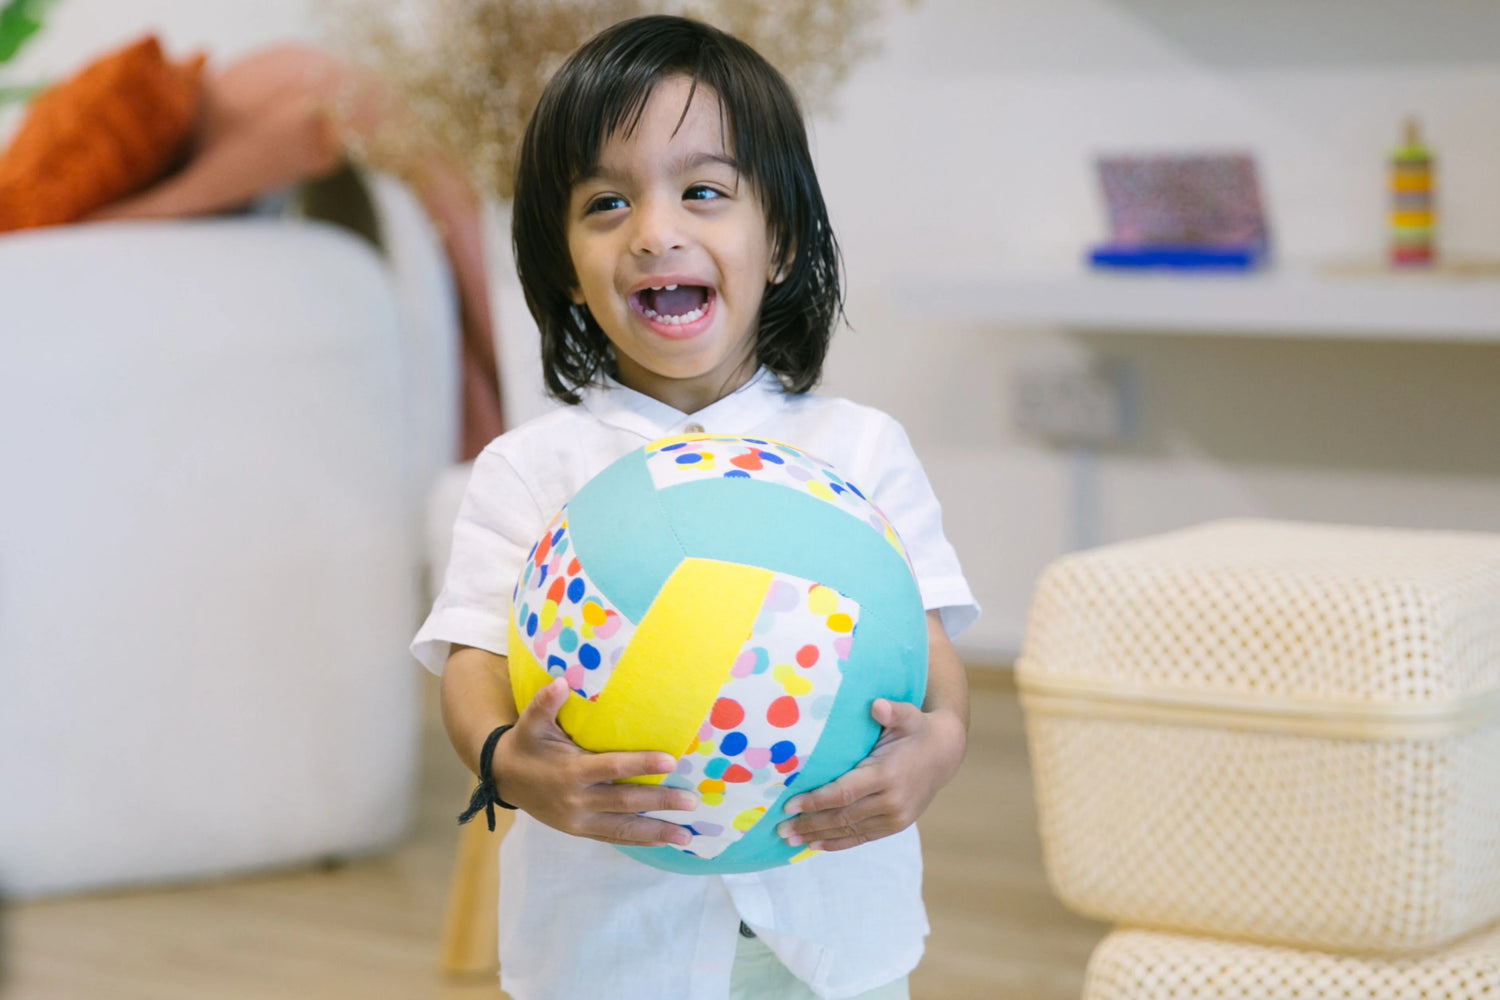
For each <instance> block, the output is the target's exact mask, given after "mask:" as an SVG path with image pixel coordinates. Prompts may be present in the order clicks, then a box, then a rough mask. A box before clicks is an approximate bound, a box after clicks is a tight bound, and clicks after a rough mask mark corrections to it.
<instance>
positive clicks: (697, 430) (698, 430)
mask: <svg viewBox="0 0 1500 1000" xmlns="http://www.w3.org/2000/svg"><path fill="white" fill-rule="evenodd" d="M682 433H684V434H702V433H703V425H702V424H688V425H687V426H686V427H684V428H683V429H682Z"/></svg>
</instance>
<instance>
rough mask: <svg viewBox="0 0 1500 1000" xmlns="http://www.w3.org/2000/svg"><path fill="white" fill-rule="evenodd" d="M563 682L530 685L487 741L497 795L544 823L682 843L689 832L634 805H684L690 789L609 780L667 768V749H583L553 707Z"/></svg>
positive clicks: (693, 804)
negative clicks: (509, 721)
mask: <svg viewBox="0 0 1500 1000" xmlns="http://www.w3.org/2000/svg"><path fill="white" fill-rule="evenodd" d="M567 700H568V686H567V684H566V683H565V682H564V681H563V680H562V679H561V678H559V679H557V680H554V681H553V682H552V683H550V684H548V685H547V686H546V687H544V688H542V689H541V690H540V691H538V692H537V694H536V697H535V698H533V699H532V700H531V704H529V705H527V706H526V710H525V711H523V712H522V713H521V717H520V718H519V719H517V720H516V725H515V728H513V729H512V730H510V731H509V732H508V733H506V734H505V735H504V736H502V737H500V742H499V743H497V744H496V745H495V760H494V764H493V767H492V770H493V773H494V774H495V777H496V787H497V790H498V791H499V793H500V797H501V798H502V799H504V800H505V801H506V802H509V803H511V804H512V805H515V806H516V807H518V808H520V809H524V810H526V811H527V812H528V813H530V814H531V815H532V816H535V817H536V818H537V819H539V820H541V821H542V822H543V823H546V824H547V825H548V826H550V827H554V828H555V829H558V830H561V831H563V832H564V833H571V834H574V835H575V836H579V837H591V838H593V839H594V840H602V841H604V842H605V843H608V844H630V845H634V846H639V847H660V846H662V845H665V844H667V843H674V844H678V845H681V846H686V845H687V844H688V843H689V842H690V841H691V839H692V838H691V835H690V834H689V833H688V832H687V831H686V830H685V829H683V828H682V827H680V826H678V825H677V824H675V823H668V822H665V821H663V820H659V819H650V818H649V817H646V816H637V815H636V813H641V812H649V811H655V810H667V809H672V810H690V809H695V808H697V806H698V799H697V797H696V796H694V795H692V794H691V793H690V792H685V791H682V790H680V789H675V788H666V787H663V786H660V785H633V784H621V785H617V784H614V783H613V782H614V780H615V779H616V778H633V777H636V776H639V775H646V774H669V773H671V772H672V770H673V769H674V768H676V766H677V761H675V760H674V759H673V758H672V756H671V754H665V753H654V752H650V751H639V752H622V753H590V752H589V751H587V750H584V749H583V748H582V747H580V746H578V744H576V743H574V742H573V741H572V740H571V739H569V738H568V734H567V733H565V732H563V730H562V727H561V726H559V725H558V724H557V712H558V710H559V709H560V708H562V706H563V703H564V702H565V701H567Z"/></svg>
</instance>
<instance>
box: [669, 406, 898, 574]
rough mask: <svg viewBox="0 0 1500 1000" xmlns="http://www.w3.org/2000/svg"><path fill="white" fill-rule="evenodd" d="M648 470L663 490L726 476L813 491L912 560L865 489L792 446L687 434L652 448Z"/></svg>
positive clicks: (722, 436) (751, 439) (808, 492)
mask: <svg viewBox="0 0 1500 1000" xmlns="http://www.w3.org/2000/svg"><path fill="white" fill-rule="evenodd" d="M646 468H647V469H648V470H649V471H650V473H651V481H652V482H653V483H655V484H656V488H657V489H659V490H660V489H666V488H667V487H669V486H676V485H678V484H679V483H687V482H694V481H696V480H701V479H717V478H721V477H723V478H729V479H756V480H760V481H762V482H768V483H776V484H778V485H780V486H785V487H788V488H789V489H794V490H797V491H798V492H800V493H807V494H809V495H811V496H815V497H817V498H818V499H819V500H822V501H823V502H825V503H829V504H832V505H833V506H835V507H838V508H839V509H840V510H843V511H844V512H846V513H848V514H850V515H852V516H854V517H856V518H858V519H859V520H860V521H863V522H864V523H866V524H868V525H869V526H870V527H871V528H873V529H875V530H876V531H878V532H880V535H881V537H882V538H884V539H885V540H886V542H888V543H889V544H890V545H891V547H892V548H894V549H895V550H896V551H897V552H899V553H901V556H902V558H907V556H906V549H905V548H904V547H903V546H902V544H901V539H900V538H898V537H897V535H896V532H895V529H893V528H892V527H891V524H890V522H889V521H887V520H886V518H885V515H884V514H882V513H881V512H880V509H879V508H878V507H876V506H875V504H874V503H872V502H871V501H870V500H869V498H868V497H866V496H865V495H864V494H863V493H861V492H860V490H859V487H857V486H855V485H854V484H853V483H851V482H849V481H848V480H846V479H844V478H843V477H842V476H840V475H839V473H838V472H836V471H835V470H834V468H833V466H831V465H829V464H828V463H827V462H825V461H823V460H822V459H821V458H817V457H816V456H813V455H810V454H808V453H807V452H805V451H801V450H799V449H797V448H793V447H792V446H791V445H787V444H782V443H781V442H779V441H769V440H765V439H763V438H752V437H738V436H731V435H718V434H687V435H682V436H680V437H673V438H663V439H662V440H660V441H653V442H652V443H650V444H648V445H647V446H646ZM907 563H908V565H910V559H907Z"/></svg>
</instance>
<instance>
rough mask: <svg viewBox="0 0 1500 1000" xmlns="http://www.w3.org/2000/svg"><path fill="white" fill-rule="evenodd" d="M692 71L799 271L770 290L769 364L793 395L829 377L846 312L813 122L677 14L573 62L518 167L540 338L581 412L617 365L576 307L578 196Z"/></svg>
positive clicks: (525, 273)
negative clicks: (665, 86) (571, 209)
mask: <svg viewBox="0 0 1500 1000" xmlns="http://www.w3.org/2000/svg"><path fill="white" fill-rule="evenodd" d="M679 74H680V75H683V76H687V77H690V78H691V79H692V81H693V84H694V87H695V88H700V87H701V88H707V89H708V90H711V91H712V92H713V95H714V96H715V97H717V98H718V101H719V108H720V113H721V115H722V117H723V119H724V125H725V131H726V136H727V140H728V142H729V143H730V152H731V153H732V155H733V156H734V158H735V161H736V163H737V164H738V167H739V171H740V174H741V176H743V177H744V178H745V179H746V180H747V181H748V182H749V183H750V184H751V185H752V186H753V187H754V189H755V192H756V194H757V195H758V196H759V199H760V203H761V206H762V207H763V209H764V210H765V213H766V221H767V223H768V224H769V226H770V230H771V241H772V247H771V250H772V260H773V261H786V262H787V264H786V266H785V270H784V278H783V280H781V281H780V282H779V283H776V284H768V285H767V286H766V292H765V298H764V299H763V301H762V303H761V312H760V329H759V330H758V331H757V332H756V336H755V357H756V360H757V361H758V362H759V363H760V364H762V365H764V366H765V367H766V368H768V369H770V370H771V371H772V372H774V373H775V374H776V375H777V377H778V378H780V380H781V383H782V385H783V386H784V387H785V388H786V390H787V391H789V392H795V393H800V392H806V391H807V390H809V389H811V388H812V387H813V386H814V385H816V384H817V382H818V379H819V377H820V376H821V374H822V369H823V359H824V357H825V356H826V355H827V353H828V341H829V338H830V337H831V336H832V334H833V327H834V324H835V322H836V321H837V320H838V319H839V317H840V316H842V315H843V291H842V288H841V286H840V258H839V248H838V242H837V241H836V240H835V239H834V235H833V228H832V227H831V226H830V225H829V222H828V210H827V208H826V207H825V206H824V204H823V193H822V191H821V189H820V188H819V187H818V178H817V175H816V174H815V173H814V171H813V165H812V155H811V154H810V153H809V151H808V147H807V130H806V128H805V126H804V125H803V122H802V113H801V111H800V110H799V109H798V106H797V100H796V98H795V97H794V96H793V94H792V91H791V88H790V87H789V86H788V85H787V83H786V81H785V80H784V79H783V78H782V76H781V74H780V73H778V72H776V70H775V69H774V68H773V67H772V66H771V65H770V64H769V63H768V62H766V61H765V59H764V58H762V57H761V56H760V54H759V53H757V52H756V51H755V50H754V49H752V48H751V47H750V46H748V45H746V44H745V43H744V42H741V41H740V40H738V39H737V38H734V37H733V36H731V35H727V34H725V33H724V32H722V31H719V30H718V29H717V28H713V27H710V26H708V25H706V24H701V23H699V22H697V21H692V20H688V19H686V18H680V17H666V16H653V17H640V18H635V19H633V20H629V21H622V22H621V23H619V24H617V25H615V26H614V27H612V28H608V29H606V30H605V31H603V32H601V33H600V34H598V35H596V36H595V37H594V38H593V39H591V40H590V41H589V42H587V43H585V44H584V45H583V47H582V48H580V49H579V50H578V51H577V52H575V53H573V55H572V56H570V57H569V58H568V60H567V62H565V63H564V64H563V66H562V68H561V69H559V70H558V71H557V74H556V75H555V76H554V77H553V78H552V80H551V82H550V83H548V85H547V88H546V90H545V91H544V92H543V94H542V98H541V100H540V102H538V104H537V108H536V111H535V112H533V113H532V116H531V122H530V123H529V124H528V125H527V128H526V137H525V139H524V141H523V142H522V145H521V155H520V159H519V162H518V163H517V167H516V184H515V202H514V216H513V220H512V227H511V236H512V240H513V241H514V246H515V257H516V271H517V273H518V274H519V276H520V279H521V287H522V288H523V289H524V291H525V293H526V304H527V306H529V307H530V309H531V314H532V316H533V317H535V319H536V323H537V326H538V327H539V328H540V329H541V333H542V369H543V372H544V374H545V377H546V382H547V391H548V393H550V394H551V395H552V396H555V397H556V398H558V399H561V400H563V401H565V402H568V403H576V402H578V399H579V397H578V390H579V389H581V388H583V387H584V386H587V385H589V384H591V383H593V382H595V381H596V380H597V379H598V377H599V376H600V375H601V374H602V373H605V372H607V371H608V370H609V368H610V359H611V357H612V355H611V352H610V345H609V341H608V340H607V339H606V338H605V336H604V332H603V331H602V330H601V329H599V326H598V324H597V323H595V322H594V318H593V317H592V316H591V315H589V314H588V310H587V309H579V310H577V311H576V313H575V311H574V309H573V300H572V296H571V292H572V290H573V289H574V288H575V287H576V286H577V284H578V279H577V276H576V275H575V274H574V271H573V261H572V257H571V256H570V254H569V252H568V242H567V225H566V222H567V211H568V203H569V199H570V197H571V194H572V189H573V185H574V184H575V183H577V182H578V181H579V180H580V179H581V178H584V177H587V176H589V175H590V174H591V173H593V171H594V170H595V168H596V167H597V166H598V158H599V150H600V147H601V146H602V145H603V144H604V143H605V141H607V140H608V139H609V138H610V137H611V136H613V135H615V134H616V133H617V132H619V131H620V130H622V129H623V130H624V133H625V134H626V135H629V134H630V133H631V131H632V130H634V128H635V127H636V124H637V123H638V122H639V120H640V116H641V114H642V112H643V111H644V110H645V106H646V102H647V100H648V99H649V98H650V96H651V92H652V89H653V88H654V87H655V86H656V84H657V83H659V82H660V81H661V80H662V79H664V78H666V77H669V76H676V75H679ZM575 317H576V318H575Z"/></svg>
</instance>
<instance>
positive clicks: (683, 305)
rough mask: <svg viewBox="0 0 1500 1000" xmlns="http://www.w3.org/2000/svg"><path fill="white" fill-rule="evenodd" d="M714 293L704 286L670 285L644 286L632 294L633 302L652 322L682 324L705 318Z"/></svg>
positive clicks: (631, 301)
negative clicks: (659, 286)
mask: <svg viewBox="0 0 1500 1000" xmlns="http://www.w3.org/2000/svg"><path fill="white" fill-rule="evenodd" d="M713 296H714V293H713V289H711V288H707V287H705V286H703V285H667V286H666V287H664V288H643V289H641V290H640V291H639V292H636V293H634V294H633V295H631V296H630V303H631V305H632V306H634V307H635V309H636V311H637V312H639V313H640V314H641V315H642V316H644V317H646V318H647V319H649V320H651V321H652V322H653V323H665V324H666V325H668V326H683V325H685V324H688V323H693V322H696V321H698V320H700V319H702V318H703V317H704V316H705V315H706V314H707V313H708V307H709V305H710V304H711V303H712V302H713Z"/></svg>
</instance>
